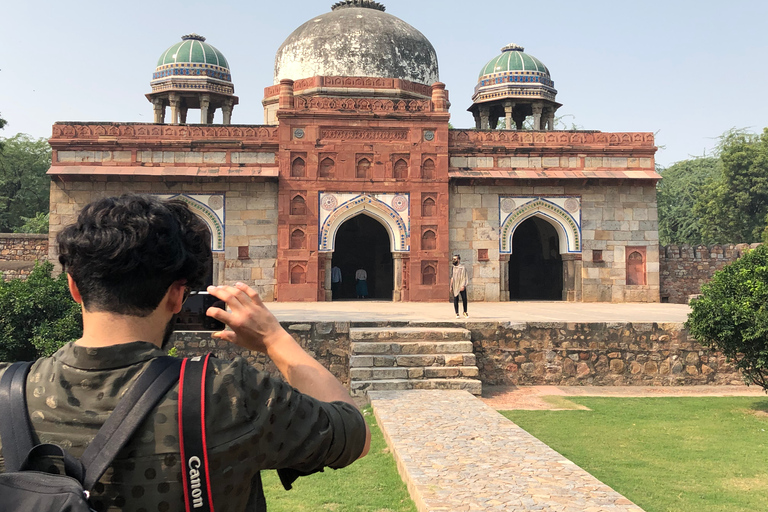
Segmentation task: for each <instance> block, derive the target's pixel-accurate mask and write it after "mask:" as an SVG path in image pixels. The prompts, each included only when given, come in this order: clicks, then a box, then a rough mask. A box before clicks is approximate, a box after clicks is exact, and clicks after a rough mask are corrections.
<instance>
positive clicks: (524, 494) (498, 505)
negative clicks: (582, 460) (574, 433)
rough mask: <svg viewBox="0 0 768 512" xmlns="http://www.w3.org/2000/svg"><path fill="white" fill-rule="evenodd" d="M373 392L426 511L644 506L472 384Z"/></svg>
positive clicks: (597, 510)
mask: <svg viewBox="0 0 768 512" xmlns="http://www.w3.org/2000/svg"><path fill="white" fill-rule="evenodd" d="M369 396H370V398H371V404H372V406H373V411H374V414H375V416H376V419H377V421H378V424H379V426H380V427H381V430H382V432H383V433H384V437H385V438H386V440H387V444H388V445H389V447H390V449H391V450H392V453H393V455H394V457H395V460H396V462H397V466H398V470H399V471H400V475H401V477H402V478H403V480H404V481H405V483H406V484H407V486H408V490H409V491H410V494H411V498H412V499H413V500H414V502H415V503H416V507H417V508H418V510H419V512H438V511H439V512H448V511H451V512H459V511H472V510H504V511H508V512H511V511H528V510H539V511H545V512H555V511H557V512H603V511H605V512H608V511H610V512H642V509H640V508H639V507H638V506H636V505H635V504H633V503H632V502H631V501H629V500H628V499H626V498H625V497H623V496H622V495H620V494H619V493H617V492H615V491H614V490H613V489H611V488H610V487H608V486H607V485H605V484H603V483H602V482H600V481H599V480H597V479H596V478H595V477H593V476H592V475H590V474H589V473H587V472H586V471H584V470H583V469H581V468H580V467H578V466H577V465H575V464H574V463H572V462H571V461H569V460H568V459H566V458H565V457H563V456H562V455H560V454H558V453H557V452H555V451H554V450H552V449H551V448H549V447H548V446H547V445H545V444H544V443H542V442H541V441H539V440H537V439H536V438H534V437H533V436H531V435H530V434H528V433H527V432H525V431H524V430H523V429H521V428H520V427H518V426H517V425H515V424H514V423H512V422H511V421H509V420H507V419H506V418H504V417H503V416H502V415H501V414H499V413H498V412H496V411H495V410H493V409H491V408H490V407H488V406H487V405H485V404H484V403H483V402H481V401H480V400H478V399H477V398H475V397H473V396H472V395H470V394H469V393H468V392H466V391H376V392H370V393H369Z"/></svg>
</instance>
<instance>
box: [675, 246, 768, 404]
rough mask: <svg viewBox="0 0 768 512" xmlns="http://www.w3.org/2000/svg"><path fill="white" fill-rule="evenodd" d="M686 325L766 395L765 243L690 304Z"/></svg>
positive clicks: (767, 250) (722, 273) (719, 274)
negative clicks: (731, 362)
mask: <svg viewBox="0 0 768 512" xmlns="http://www.w3.org/2000/svg"><path fill="white" fill-rule="evenodd" d="M686 327H688V329H689V330H690V333H691V334H692V335H693V336H694V337H695V338H696V339H697V340H698V341H699V342H700V343H701V344H702V345H704V346H707V347H712V348H714V349H716V350H719V351H721V352H722V353H723V354H724V355H725V356H726V357H727V358H728V360H730V361H734V362H735V364H736V367H737V368H739V369H740V370H741V371H742V372H743V373H744V380H745V381H746V382H747V383H748V384H757V385H758V386H760V387H762V388H763V389H765V390H766V391H768V245H762V246H760V247H758V248H756V249H753V250H751V251H748V252H747V253H745V254H744V256H742V257H741V258H740V259H738V260H737V261H735V262H733V263H732V264H730V265H728V266H726V267H725V268H723V270H721V271H719V272H717V273H715V275H714V277H713V278H712V281H711V282H709V283H708V284H706V285H704V286H702V288H701V297H700V298H699V299H696V300H694V301H692V302H691V314H690V315H689V316H688V321H687V322H686Z"/></svg>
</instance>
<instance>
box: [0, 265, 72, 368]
mask: <svg viewBox="0 0 768 512" xmlns="http://www.w3.org/2000/svg"><path fill="white" fill-rule="evenodd" d="M52 272H53V265H52V264H51V263H49V262H43V263H39V264H37V265H35V268H34V270H33V271H32V273H31V274H30V275H29V277H27V279H25V280H24V279H14V280H12V281H8V282H5V283H0V361H19V360H32V359H35V358H37V357H42V356H48V355H50V354H52V353H54V352H55V351H56V350H58V349H59V347H61V346H62V345H64V344H66V343H68V342H70V341H72V340H76V339H78V338H79V337H80V336H82V333H83V323H82V316H81V314H80V305H79V304H77V303H76V302H75V301H74V300H72V297H71V296H70V294H69V288H68V286H67V275H66V274H64V273H62V274H61V275H59V276H58V277H53V276H52V275H51V273H52Z"/></svg>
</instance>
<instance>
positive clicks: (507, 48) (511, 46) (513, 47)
mask: <svg viewBox="0 0 768 512" xmlns="http://www.w3.org/2000/svg"><path fill="white" fill-rule="evenodd" d="M524 51H525V48H523V47H522V46H520V45H519V44H515V43H509V44H508V45H507V46H505V47H503V48H502V49H501V52H502V53H504V52H524Z"/></svg>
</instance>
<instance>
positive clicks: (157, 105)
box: [152, 98, 165, 124]
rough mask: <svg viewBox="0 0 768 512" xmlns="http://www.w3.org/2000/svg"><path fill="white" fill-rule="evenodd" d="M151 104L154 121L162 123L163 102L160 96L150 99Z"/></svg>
mask: <svg viewBox="0 0 768 512" xmlns="http://www.w3.org/2000/svg"><path fill="white" fill-rule="evenodd" d="M152 106H153V107H154V109H155V123H156V124H163V123H164V122H165V102H164V101H163V99H162V98H155V99H153V100H152Z"/></svg>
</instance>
